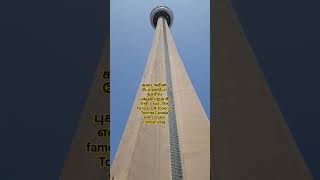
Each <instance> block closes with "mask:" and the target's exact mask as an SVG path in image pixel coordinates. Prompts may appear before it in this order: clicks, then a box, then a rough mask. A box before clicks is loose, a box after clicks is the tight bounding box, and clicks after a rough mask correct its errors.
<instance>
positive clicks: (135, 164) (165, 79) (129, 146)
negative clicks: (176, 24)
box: [111, 6, 210, 180]
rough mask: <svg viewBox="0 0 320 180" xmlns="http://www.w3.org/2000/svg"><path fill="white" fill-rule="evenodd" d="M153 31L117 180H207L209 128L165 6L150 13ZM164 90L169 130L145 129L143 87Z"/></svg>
mask: <svg viewBox="0 0 320 180" xmlns="http://www.w3.org/2000/svg"><path fill="white" fill-rule="evenodd" d="M150 20H151V24H152V26H153V27H154V28H155V33H154V38H153V43H152V47H151V50H150V54H149V57H148V60H147V63H146V66H145V71H144V74H143V77H142V80H141V82H140V86H139V89H138V92H137V94H136V98H135V101H134V103H133V106H132V110H131V112H130V115H129V118H128V121H127V125H126V128H125V131H124V133H123V136H122V138H121V142H120V144H119V147H118V150H117V153H116V156H115V158H114V161H113V162H112V167H111V179H112V178H113V179H114V180H129V179H130V180H141V179H152V180H171V179H173V180H182V179H197V180H208V179H209V176H210V152H209V151H210V148H209V146H210V123H209V120H208V118H207V117H206V114H205V112H204V110H203V108H202V106H201V103H200V101H199V99H198V97H197V95H196V92H195V90H194V88H193V86H192V84H191V81H190V79H189V77H188V75H187V72H186V70H185V68H184V65H183V63H182V61H181V59H180V57H179V54H178V52H177V49H176V47H175V44H174V40H173V38H172V35H171V32H170V29H169V27H170V26H171V25H172V22H173V13H172V12H171V10H170V9H168V8H167V7H164V6H159V7H157V8H155V9H154V10H153V11H152V12H151V19H150ZM157 83H163V84H166V90H165V92H163V97H168V98H169V101H168V103H169V107H170V108H171V109H170V110H169V111H168V114H167V115H165V122H166V123H165V124H145V123H144V120H143V119H144V117H145V116H144V115H143V114H141V112H140V111H139V110H138V108H137V107H139V103H140V102H141V101H140V99H141V97H144V96H145V92H143V90H142V88H141V87H143V85H145V84H157Z"/></svg>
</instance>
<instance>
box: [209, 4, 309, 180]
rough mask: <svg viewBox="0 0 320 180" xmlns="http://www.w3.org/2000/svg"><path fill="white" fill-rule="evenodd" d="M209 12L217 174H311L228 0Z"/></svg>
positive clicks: (272, 179)
mask: <svg viewBox="0 0 320 180" xmlns="http://www.w3.org/2000/svg"><path fill="white" fill-rule="evenodd" d="M212 13H213V16H212V17H213V24H212V27H213V34H214V36H213V37H212V39H211V42H213V68H212V69H211V71H212V73H213V86H212V87H213V125H212V126H211V128H212V133H213V141H214V143H213V159H212V160H213V167H214V169H213V174H214V177H215V179H216V180H311V179H312V177H311V175H310V173H309V171H308V169H307V167H306V165H305V163H304V160H303V158H302V156H301V155H300V152H299V150H298V148H297V146H296V144H295V142H294V140H293V137H292V136H291V134H290V131H289V129H288V127H287V125H286V122H285V120H284V119H283V117H282V115H281V112H280V111H279V109H278V107H277V104H276V102H275V100H274V99H273V97H272V95H271V92H270V90H269V89H268V86H267V84H266V82H265V80H264V77H263V74H262V72H261V71H260V69H259V67H258V65H257V63H256V58H255V56H254V54H253V52H252V50H251V48H250V46H249V44H248V42H247V40H246V38H245V36H244V34H243V33H242V31H241V28H240V24H239V23H238V21H237V19H236V15H235V14H234V12H233V9H232V7H231V5H230V3H229V0H215V1H214V2H213V9H212Z"/></svg>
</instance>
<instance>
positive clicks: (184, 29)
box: [110, 0, 210, 160]
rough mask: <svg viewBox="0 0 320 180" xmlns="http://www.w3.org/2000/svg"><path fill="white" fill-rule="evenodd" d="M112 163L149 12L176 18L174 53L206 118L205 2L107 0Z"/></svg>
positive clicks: (143, 52)
mask: <svg viewBox="0 0 320 180" xmlns="http://www.w3.org/2000/svg"><path fill="white" fill-rule="evenodd" d="M110 3H111V4H110V10H111V12H110V15H111V19H110V24H111V25H110V37H111V38H110V53H111V55H110V56H111V57H110V58H111V87H112V91H111V107H110V108H111V129H112V132H111V160H113V158H114V155H115V152H116V149H117V147H118V144H119V142H120V139H121V136H122V133H123V130H124V128H125V125H126V122H127V119H128V116H129V113H130V111H131V107H132V104H133V101H134V97H135V94H136V92H137V89H138V85H139V83H140V80H141V77H142V73H143V70H144V66H145V63H146V60H147V57H148V55H149V50H150V48H151V43H152V38H153V33H154V29H153V28H152V26H151V25H150V20H149V15H150V12H151V10H152V9H153V8H154V7H156V6H158V5H160V4H163V5H166V6H168V7H169V8H170V9H171V10H172V11H173V13H174V22H173V26H172V27H171V33H172V35H173V38H174V40H175V43H176V46H177V49H178V51H179V54H180V56H181V58H182V61H183V63H184V65H185V68H186V70H187V72H188V74H189V77H190V79H191V81H192V83H193V86H194V88H195V90H196V92H197V94H198V97H199V98H200V101H201V103H202V105H203V107H204V109H205V111H206V113H207V115H208V118H210V1H209V0H197V1H196V0H183V1H182V0H174V1H168V0H153V1H150V0H149V1H147V0H141V1H131V0H111V2H110Z"/></svg>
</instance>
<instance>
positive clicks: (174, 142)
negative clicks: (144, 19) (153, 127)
mask: <svg viewBox="0 0 320 180" xmlns="http://www.w3.org/2000/svg"><path fill="white" fill-rule="evenodd" d="M161 19H162V21H163V43H164V61H165V67H166V68H165V69H166V70H165V71H166V72H165V73H166V81H167V94H168V97H169V98H170V102H169V106H170V107H171V108H173V109H172V110H169V112H168V121H169V137H170V154H171V172H172V180H182V179H183V177H182V168H181V157H180V146H179V139H178V131H177V123H176V113H175V105H174V97H173V91H172V81H171V72H170V62H169V54H168V42H167V32H166V27H165V25H166V21H165V19H163V18H161Z"/></svg>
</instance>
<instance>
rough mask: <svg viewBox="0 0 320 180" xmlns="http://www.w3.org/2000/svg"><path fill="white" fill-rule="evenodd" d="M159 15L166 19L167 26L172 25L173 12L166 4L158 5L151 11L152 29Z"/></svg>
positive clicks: (155, 25)
mask: <svg viewBox="0 0 320 180" xmlns="http://www.w3.org/2000/svg"><path fill="white" fill-rule="evenodd" d="M159 17H163V18H164V19H165V20H166V21H167V23H168V26H169V27H171V26H172V23H173V13H172V11H171V10H170V9H169V8H168V7H167V6H158V7H156V8H154V9H153V10H152V11H151V13H150V22H151V25H152V27H153V28H154V29H156V27H157V22H158V19H159Z"/></svg>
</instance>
